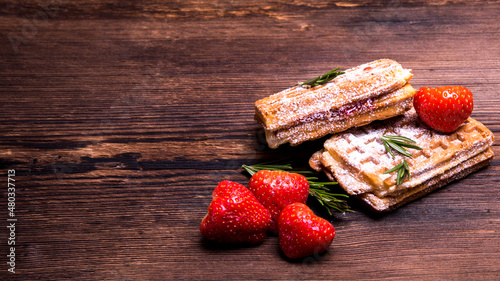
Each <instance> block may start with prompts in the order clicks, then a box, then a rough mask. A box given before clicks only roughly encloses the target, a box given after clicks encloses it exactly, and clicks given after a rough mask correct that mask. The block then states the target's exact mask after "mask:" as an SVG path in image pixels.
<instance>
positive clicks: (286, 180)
mask: <svg viewBox="0 0 500 281" xmlns="http://www.w3.org/2000/svg"><path fill="white" fill-rule="evenodd" d="M248 189H250V191H252V193H253V194H254V195H255V197H257V200H259V202H260V203H262V205H264V207H266V208H267V209H268V210H269V212H270V213H271V218H272V223H271V228H270V230H271V232H273V233H278V218H279V215H280V213H281V210H283V208H285V207H286V206H287V205H288V204H291V203H294V202H301V203H306V201H307V196H308V195H309V182H308V181H307V179H306V178H305V177H304V176H303V175H299V174H296V173H289V172H284V171H270V170H261V171H259V172H257V173H255V174H254V175H253V176H252V178H251V179H250V182H249V183H248Z"/></svg>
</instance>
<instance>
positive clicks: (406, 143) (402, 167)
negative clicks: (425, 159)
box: [381, 136, 422, 185]
mask: <svg viewBox="0 0 500 281" xmlns="http://www.w3.org/2000/svg"><path fill="white" fill-rule="evenodd" d="M381 139H382V142H383V143H384V147H385V149H386V150H387V152H388V153H389V154H390V155H391V156H392V158H393V159H394V158H395V157H394V154H393V153H392V149H394V150H396V151H397V152H399V153H401V154H403V155H404V156H407V157H413V155H412V154H411V153H409V152H408V150H406V149H405V147H407V148H413V149H417V150H422V148H421V147H420V146H418V145H415V143H416V142H415V141H414V140H412V139H410V138H407V137H403V136H382V137H381ZM395 171H397V175H396V184H397V185H400V184H401V183H402V182H403V180H404V178H405V176H408V180H409V179H410V177H411V175H410V166H408V162H406V160H405V159H403V162H401V163H399V164H398V165H396V166H394V167H393V168H392V169H389V170H387V171H385V172H383V174H389V173H392V172H395Z"/></svg>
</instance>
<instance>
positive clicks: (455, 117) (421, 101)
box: [413, 86, 474, 133]
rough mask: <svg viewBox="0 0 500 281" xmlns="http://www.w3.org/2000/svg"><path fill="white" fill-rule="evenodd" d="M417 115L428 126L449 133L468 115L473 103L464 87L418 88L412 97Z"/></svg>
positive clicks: (470, 94)
mask: <svg viewBox="0 0 500 281" xmlns="http://www.w3.org/2000/svg"><path fill="white" fill-rule="evenodd" d="M413 107H415V110H416V111H417V114H418V116H419V117H420V119H421V120H422V121H424V122H425V124H427V125H429V127H431V128H433V129H435V130H438V131H441V132H445V133H450V132H453V131H455V130H456V129H458V127H460V125H461V124H462V123H463V122H464V121H465V120H466V119H467V118H468V117H469V116H470V114H471V113H472V108H473V107H474V103H473V100H472V93H471V92H470V91H469V90H468V89H467V88H465V87H461V86H451V87H450V86H445V87H438V88H429V87H423V88H420V89H419V90H418V92H417V94H416V95H415V97H414V99H413Z"/></svg>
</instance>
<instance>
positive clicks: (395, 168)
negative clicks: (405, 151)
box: [382, 163, 403, 174]
mask: <svg viewBox="0 0 500 281" xmlns="http://www.w3.org/2000/svg"><path fill="white" fill-rule="evenodd" d="M401 166H403V163H399V164H398V165H396V166H394V168H392V169H390V170H387V171H385V172H383V173H382V174H389V173H392V172H394V171H397V170H399V169H401Z"/></svg>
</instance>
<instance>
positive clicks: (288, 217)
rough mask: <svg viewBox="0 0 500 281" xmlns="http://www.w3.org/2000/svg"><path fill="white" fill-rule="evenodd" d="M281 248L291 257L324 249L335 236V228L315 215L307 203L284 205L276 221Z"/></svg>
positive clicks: (319, 251)
mask: <svg viewBox="0 0 500 281" xmlns="http://www.w3.org/2000/svg"><path fill="white" fill-rule="evenodd" d="M278 227H279V241H280V247H281V250H283V252H284V253H285V255H286V256H287V257H289V258H291V259H295V258H302V257H307V256H311V255H315V254H319V253H321V252H323V251H325V250H326V249H327V248H328V247H329V246H330V244H331V243H332V240H333V238H335V229H334V228H333V226H332V224H331V223H329V222H328V221H327V220H325V219H322V218H320V217H318V216H316V215H315V214H314V213H313V212H312V211H311V209H309V207H307V205H305V204H302V203H293V204H290V205H288V206H286V207H285V208H284V209H283V211H282V212H281V215H280V217H279V221H278Z"/></svg>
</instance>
